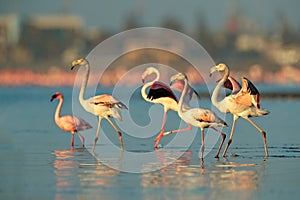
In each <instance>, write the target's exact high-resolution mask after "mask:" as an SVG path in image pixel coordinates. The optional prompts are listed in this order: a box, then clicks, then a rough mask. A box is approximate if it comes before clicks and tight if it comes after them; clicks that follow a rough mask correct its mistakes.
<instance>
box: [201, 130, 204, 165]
mask: <svg viewBox="0 0 300 200" xmlns="http://www.w3.org/2000/svg"><path fill="white" fill-rule="evenodd" d="M201 143H202V146H201V153H200V159H201V160H202V159H203V153H204V128H201Z"/></svg>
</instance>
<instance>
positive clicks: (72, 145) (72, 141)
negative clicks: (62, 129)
mask: <svg viewBox="0 0 300 200" xmlns="http://www.w3.org/2000/svg"><path fill="white" fill-rule="evenodd" d="M71 147H74V132H72V139H71Z"/></svg>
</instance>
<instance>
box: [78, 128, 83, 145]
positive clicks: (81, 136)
mask: <svg viewBox="0 0 300 200" xmlns="http://www.w3.org/2000/svg"><path fill="white" fill-rule="evenodd" d="M77 133H78V136H79V137H80V138H81V142H82V147H84V137H83V135H81V134H80V133H79V132H77Z"/></svg>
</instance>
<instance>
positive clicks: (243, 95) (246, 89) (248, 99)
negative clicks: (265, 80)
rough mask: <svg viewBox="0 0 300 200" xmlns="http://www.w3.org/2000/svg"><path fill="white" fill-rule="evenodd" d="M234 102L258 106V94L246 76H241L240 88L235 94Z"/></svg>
mask: <svg viewBox="0 0 300 200" xmlns="http://www.w3.org/2000/svg"><path fill="white" fill-rule="evenodd" d="M235 101H236V103H239V104H243V105H247V106H251V105H254V106H255V107H257V108H260V94H259V92H258V90H257V88H256V87H255V86H254V84H253V83H252V82H251V81H249V80H248V79H247V78H246V77H242V88H241V90H240V92H239V93H238V94H236V96H235Z"/></svg>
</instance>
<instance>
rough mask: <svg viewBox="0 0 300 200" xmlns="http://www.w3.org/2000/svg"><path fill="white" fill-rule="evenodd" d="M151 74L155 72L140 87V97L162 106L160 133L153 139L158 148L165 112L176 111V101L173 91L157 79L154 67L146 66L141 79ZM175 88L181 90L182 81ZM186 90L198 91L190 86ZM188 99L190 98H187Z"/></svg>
mask: <svg viewBox="0 0 300 200" xmlns="http://www.w3.org/2000/svg"><path fill="white" fill-rule="evenodd" d="M151 74H155V75H156V78H155V79H154V80H153V81H151V82H148V83H146V84H145V85H144V86H143V87H142V89H141V94H142V97H143V98H144V100H145V101H147V102H150V103H155V104H161V105H163V107H164V115H163V122H162V126H161V131H160V134H159V135H158V136H157V137H156V139H155V145H154V148H156V149H157V148H158V144H159V142H160V140H161V138H162V137H163V134H164V132H165V124H166V118H167V112H168V111H169V110H174V111H175V112H177V111H178V103H177V102H178V101H177V98H176V96H175V94H174V93H173V91H172V90H171V89H170V87H169V86H167V85H166V84H164V83H163V82H160V81H158V80H159V77H160V73H159V71H158V70H157V69H156V68H154V67H148V68H147V69H146V70H145V71H144V73H143V74H142V81H143V82H145V78H146V77H147V76H149V75H151ZM148 87H150V90H149V93H148V94H147V93H146V90H147V88H148ZM174 88H175V89H177V90H181V89H182V82H180V81H179V82H177V84H176V86H174ZM187 91H188V92H190V91H191V92H192V93H193V91H194V92H195V94H196V95H197V96H198V93H197V92H196V91H195V90H193V89H191V87H190V86H188V89H187ZM191 95H192V94H189V97H190V98H191ZM189 100H190V99H189ZM191 129H192V126H191V125H189V124H188V127H187V128H184V129H179V130H173V131H172V133H176V132H184V131H188V130H191Z"/></svg>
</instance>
